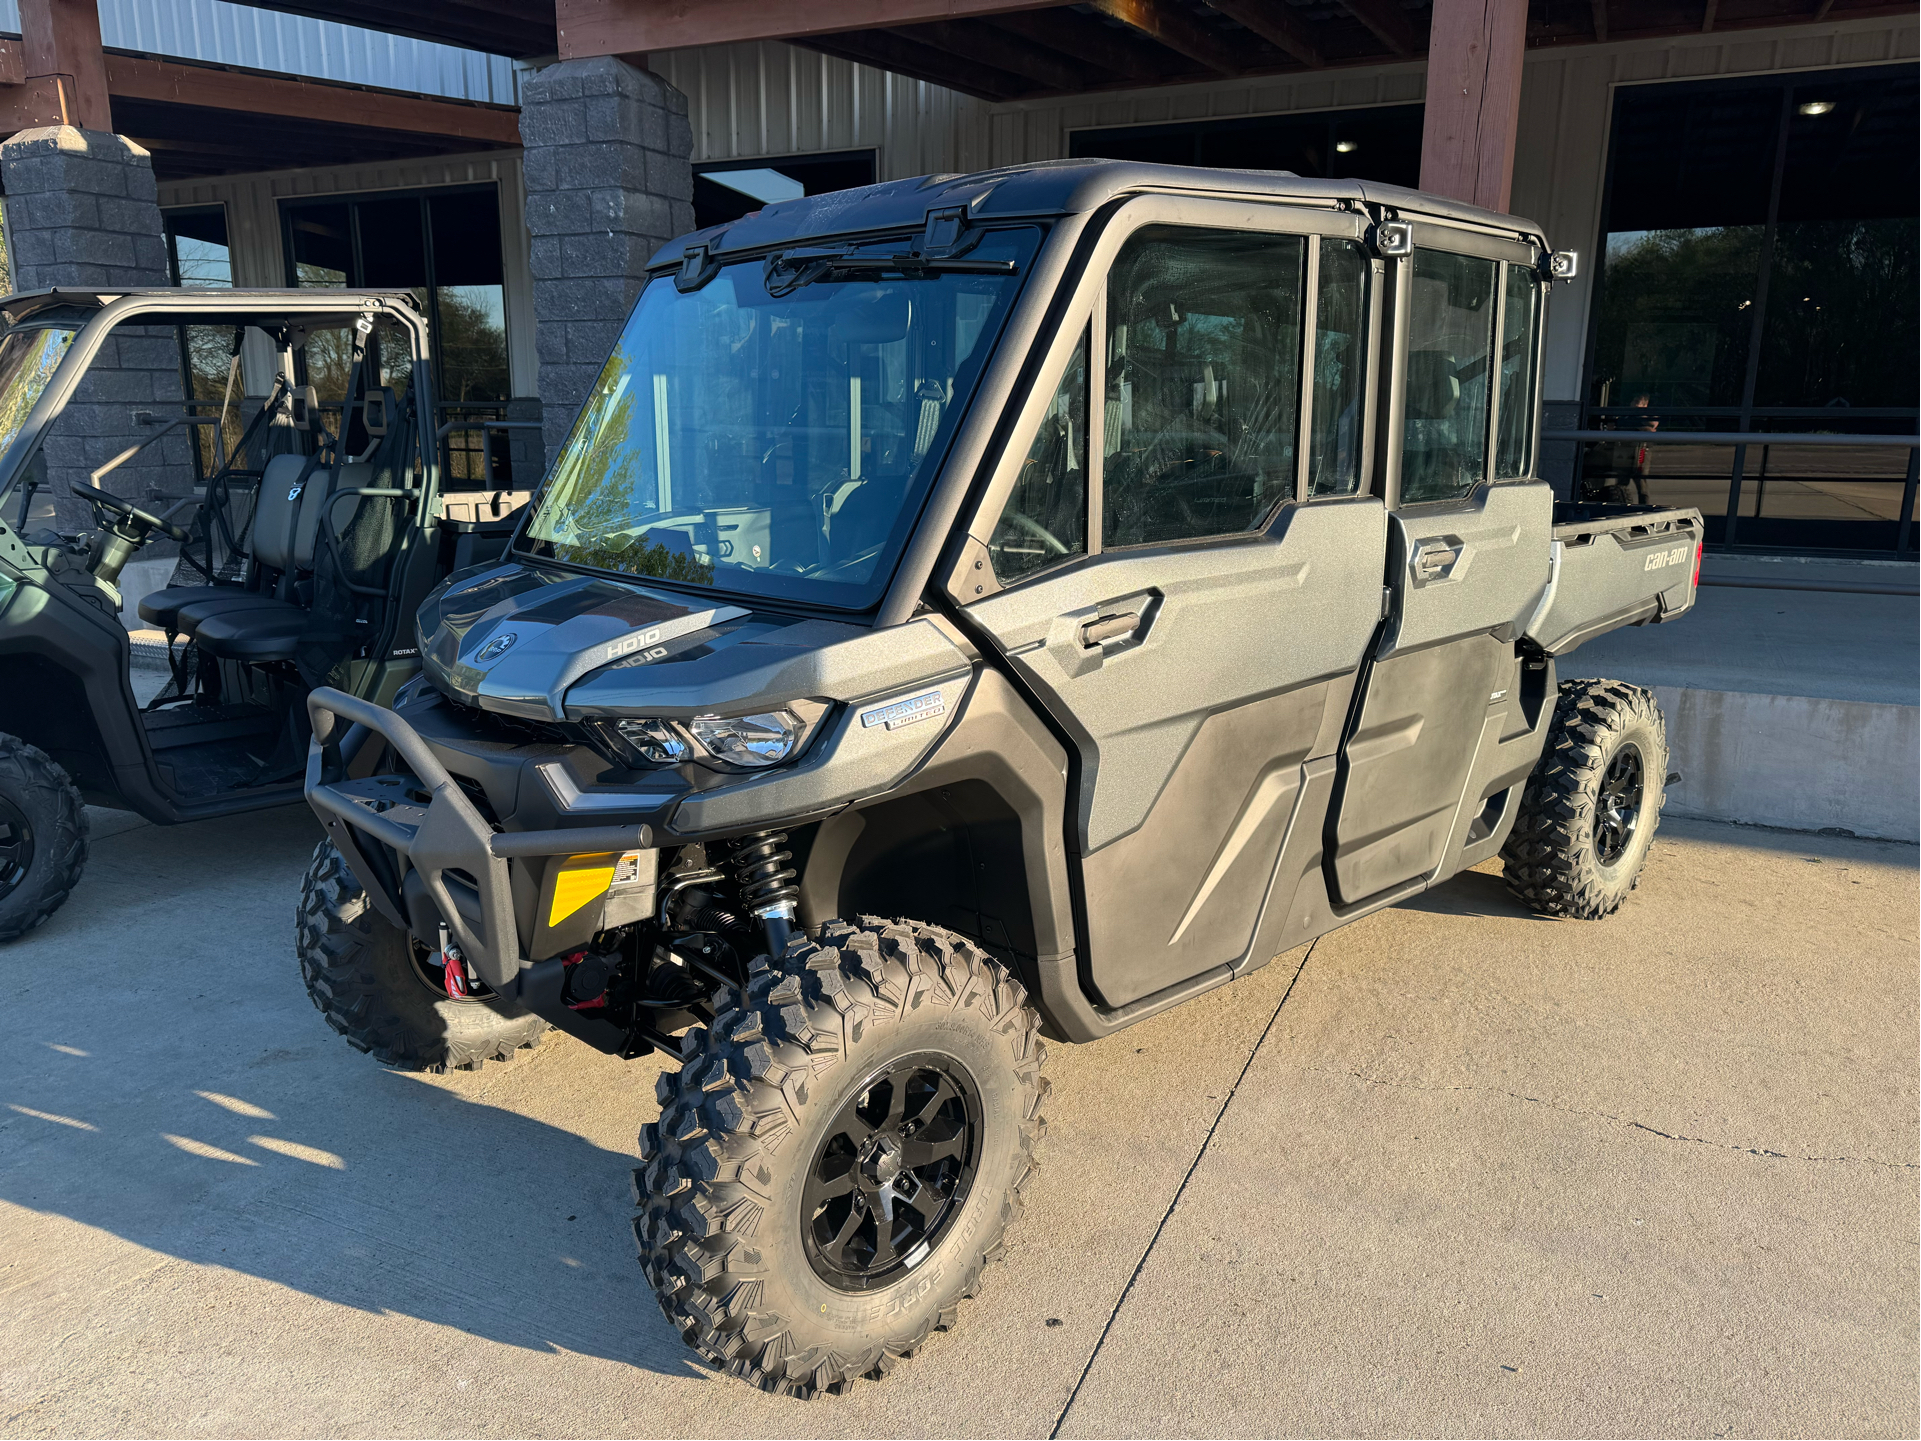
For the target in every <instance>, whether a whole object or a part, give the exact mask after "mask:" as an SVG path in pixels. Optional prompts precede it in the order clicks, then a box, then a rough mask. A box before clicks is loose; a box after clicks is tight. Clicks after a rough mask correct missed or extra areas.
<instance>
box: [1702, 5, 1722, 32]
mask: <svg viewBox="0 0 1921 1441" xmlns="http://www.w3.org/2000/svg"><path fill="white" fill-rule="evenodd" d="M1720 5H1721V0H1708V3H1707V6H1706V8H1705V9H1703V10H1702V12H1701V33H1702V34H1703V35H1706V34H1708V33H1709V32H1710V31H1712V30H1713V29H1714V12H1715V11H1716V10H1718V9H1719V8H1720Z"/></svg>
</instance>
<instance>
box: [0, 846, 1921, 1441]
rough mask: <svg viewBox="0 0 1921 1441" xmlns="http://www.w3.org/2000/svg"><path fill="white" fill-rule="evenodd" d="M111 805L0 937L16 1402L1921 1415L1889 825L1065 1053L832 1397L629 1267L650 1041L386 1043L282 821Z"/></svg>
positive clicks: (225, 1431)
mask: <svg viewBox="0 0 1921 1441" xmlns="http://www.w3.org/2000/svg"><path fill="white" fill-rule="evenodd" d="M96 834H97V836H98V843H97V846H96V853H95V859H94V863H93V869H92V871H91V873H90V874H89V876H88V878H87V880H86V881H85V883H84V884H83V885H82V887H81V888H80V890H79V891H78V892H77V893H76V894H75V896H74V898H73V900H72V902H71V903H70V904H69V905H68V906H67V907H66V908H65V909H64V910H63V911H62V912H60V913H59V914H58V915H57V916H56V917H55V918H54V919H53V920H52V921H51V922H49V923H48V924H47V925H46V926H45V927H44V928H42V929H41V930H40V931H39V932H37V933H35V934H34V935H32V936H31V937H29V938H27V939H26V940H24V941H22V942H19V943H16V944H14V945H13V946H11V947H8V948H6V949H5V950H4V951H0V1006H4V1014H5V1015H6V1017H7V1020H8V1026H7V1035H8V1044H7V1045H6V1046H5V1047H4V1048H0V1434H4V1435H7V1436H38V1435H66V1436H71V1435H217V1436H250V1435H288V1436H308V1435H338V1434H353V1435H367V1436H387V1435H453V1434H459V1435H479V1436H491V1435H496V1434H504V1435H529V1436H547V1435H559V1436H569V1435H577V1436H580V1435H584V1436H600V1435H608V1436H615V1435H749V1436H751V1435H783V1436H794V1435H816V1434H818V1435H870V1436H871V1435H892V1436H917V1435H1046V1434H1048V1433H1050V1432H1053V1431H1058V1434H1061V1435H1069V1436H1073V1435H1167V1434H1182V1435H1188V1434H1192V1435H1249V1436H1273V1435H1316V1434H1322V1435H1375V1434H1389V1435H1405V1434H1415V1435H1423V1434H1431V1435H1526V1434H1557V1435H1595V1436H1640V1435H1702V1436H1705V1435H1725V1434H1729V1433H1744V1434H1755V1435H1810V1434H1812V1435H1862V1436H1881V1435H1889V1436H1896V1435H1913V1434H1915V1430H1916V1411H1915V1403H1916V1397H1915V1374H1916V1345H1917V1338H1916V1308H1915V1298H1916V1248H1915V1236H1916V1232H1917V1206H1916V1179H1917V1168H1916V1161H1917V1144H1916V1142H1917V1138H1916V1106H1917V1097H1916V1065H1917V1055H1916V1024H1917V1014H1916V1008H1917V996H1916V966H1915V954H1916V925H1915V922H1916V876H1915V861H1916V853H1915V850H1914V848H1913V847H1911V846H1899V845H1885V844H1873V843H1868V842H1859V841H1850V840H1845V839H1837V838H1828V837H1820V836H1800V835H1784V834H1779V833H1770V832H1763V831H1755V830H1751V829H1737V828H1732V827H1721V826H1711V825H1703V824H1698V823H1695V824H1689V823H1682V824H1672V825H1670V826H1669V827H1667V828H1666V829H1665V830H1664V832H1663V838H1662V841H1661V843H1660V844H1659V845H1658V846H1657V847H1656V850H1655V852H1654V855H1653V859H1652V862H1651V864H1650V867H1649V870H1648V872H1647V875H1646V878H1645V880H1644V881H1643V884H1642V886H1641V890H1640V892H1639V893H1638V895H1637V896H1636V897H1635V898H1634V899H1633V901H1632V903H1631V904H1630V905H1629V907H1628V908H1627V909H1626V910H1624V911H1623V912H1622V913H1621V914H1620V915H1619V916H1617V917H1615V918H1614V919H1613V920H1611V921H1608V922H1604V923H1600V924H1581V923H1573V922H1568V923H1557V922H1550V921H1544V920H1539V919H1535V918H1533V917H1531V916H1529V915H1527V914H1525V913H1523V912H1521V911H1519V910H1518V909H1517V908H1516V907H1515V906H1514V905H1513V904H1512V903H1510V902H1509V900H1508V899H1507V898H1506V895H1505V892H1504V891H1503V890H1502V888H1501V886H1500V884H1499V882H1498V881H1497V880H1496V879H1495V878H1493V877H1492V876H1491V875H1488V874H1481V873H1473V874H1469V875H1465V876H1462V877H1459V878H1457V879H1456V880H1455V881H1453V882H1451V883H1450V884H1448V885H1447V886H1446V887H1444V888H1443V889H1441V890H1439V891H1437V892H1435V893H1434V894H1432V895H1430V896H1428V897H1425V898H1423V899H1421V900H1419V901H1418V902H1416V903H1414V904H1411V905H1408V906H1405V907H1403V908H1401V909H1398V910H1394V911H1389V912H1385V913H1383V914H1380V915H1378V916H1375V917H1372V918H1370V919H1368V920H1366V921H1363V922H1360V923H1358V924H1356V925H1354V926H1351V927H1349V928H1347V929H1345V930H1343V931H1340V932H1337V933H1335V934H1334V935H1331V936H1329V937H1326V938H1324V939H1323V940H1322V941H1320V942H1319V943H1318V944H1317V945H1315V946H1314V947H1312V948H1311V949H1310V950H1307V951H1305V952H1295V953H1292V954H1290V955H1287V956H1284V957H1282V958H1280V959H1279V960H1277V961H1276V962H1275V963H1274V964H1272V965H1270V966H1268V967H1267V968H1266V969H1264V970H1262V971H1260V972H1258V973H1256V974H1255V975H1254V976H1252V977H1251V978H1249V979H1248V980H1246V981H1243V982H1241V983H1240V984H1238V985H1235V986H1233V987H1230V988H1228V989H1226V990H1224V991H1217V992H1215V993H1213V994H1211V995H1209V996H1207V997H1204V998H1202V999H1201V1000H1199V1001H1197V1002H1195V1003H1193V1004H1191V1005H1189V1006H1187V1007H1185V1008H1183V1009H1181V1010H1179V1011H1176V1012H1174V1013H1172V1014H1169V1015H1166V1016H1163V1017H1160V1018H1158V1019H1156V1020H1154V1021H1151V1022H1149V1023H1147V1024H1145V1025H1142V1026H1139V1027H1137V1028H1135V1029H1133V1030H1130V1031H1127V1032H1125V1033H1123V1034H1121V1035H1119V1036H1116V1037H1113V1038H1111V1039H1109V1040H1107V1041H1105V1042H1102V1043H1100V1044H1097V1045H1093V1046H1087V1047H1079V1048H1073V1047H1055V1048H1054V1049H1053V1053H1052V1057H1051V1060H1050V1062H1049V1067H1048V1071H1049V1074H1050V1075H1051V1076H1052V1078H1053V1082H1054V1088H1055V1090H1054V1100H1053V1103H1052V1105H1051V1109H1050V1116H1051V1121H1052V1129H1051V1132H1050V1136H1049V1140H1048V1142H1047V1144H1046V1146H1045V1149H1044V1152H1043V1169H1042V1171H1041V1172H1040V1174H1039V1175H1038V1177H1037V1178H1036V1180H1035V1182H1034V1184H1033V1186H1032V1188H1031V1191H1030V1204H1029V1206H1028V1209H1027V1214H1026V1216H1025V1218H1024V1220H1023V1221H1022V1223H1021V1224H1020V1225H1019V1226H1018V1227H1017V1229H1016V1231H1015V1232H1014V1234H1013V1236H1012V1239H1011V1244H1010V1247H1009V1252H1008V1257H1007V1260H1006V1262H1005V1263H1004V1264H1003V1265H1001V1266H999V1267H997V1268H996V1269H995V1270H994V1271H993V1272H992V1273H990V1281H989V1285H988V1287H987V1289H986V1291H985V1292H984V1294H983V1295H982V1296H981V1298H980V1299H978V1300H976V1301H974V1302H973V1303H971V1304H969V1305H967V1306H966V1307H964V1308H963V1312H962V1324H961V1327H960V1329H959V1330H958V1331H956V1332H955V1333H953V1334H951V1335H947V1336H942V1337H937V1338H936V1339H935V1341H934V1342H933V1344H931V1345H930V1346H929V1347H928V1348H927V1350H926V1351H924V1352H923V1353H922V1355H921V1356H920V1357H919V1358H917V1359H916V1360H914V1361H913V1362H911V1363H909V1364H907V1365H906V1366H904V1367H903V1368H902V1369H901V1370H900V1371H899V1372H897V1373H896V1375H895V1377H894V1378H893V1379H891V1380H889V1381H888V1382H886V1383H884V1384H878V1385H876V1384H866V1383H863V1384H860V1385H858V1386H857V1387H856V1388H855V1390H854V1391H853V1393H852V1394H851V1395H849V1396H847V1397H844V1398H840V1399H828V1400H824V1401H820V1402H815V1403H811V1404H808V1403H799V1402H789V1401H777V1400H773V1399H771V1398H768V1397H765V1396H763V1395H761V1394H759V1393H758V1392H754V1391H750V1390H748V1389H746V1388H745V1387H743V1386H741V1385H740V1384H738V1383H736V1382H733V1381H730V1380H726V1379H724V1378H715V1377H713V1376H711V1375H709V1374H707V1373H706V1372H704V1371H703V1370H702V1368H701V1367H699V1366H698V1365H696V1364H695V1362H694V1361H693V1359H692V1357H691V1355H690V1353H688V1352H687V1351H686V1350H684V1349H683V1348H682V1347H681V1345H680V1343H679V1342H678V1340H677V1339H676V1337H675V1336H674V1335H673V1334H672V1332H671V1331H669V1329H668V1327H667V1326H666V1324H665V1323H664V1322H663V1320H662V1319H661V1317H660V1315H659V1312H658V1311H657V1310H656V1309H655V1306H654V1303H653V1300H652V1297H651V1296H650V1295H649V1294H648V1292H647V1290H646V1288H645V1286H644V1284H643V1282H642V1279H641V1276H640V1273H639V1269H638V1267H637V1266H636V1265H635V1264H634V1261H633V1257H632V1249H631V1243H630V1240H629V1237H628V1234H627V1219H628V1214H629V1211H628V1206H627V1199H626V1186H627V1181H626V1172H627V1169H628V1167H629V1165H630V1164H631V1148H632V1145H633V1138H634V1133H635V1131H636V1130H637V1129H638V1127H639V1126H640V1124H641V1123H642V1122H643V1121H645V1120H648V1119H650V1118H651V1117H652V1115H653V1113H654V1105H653V1099H652V1096H653V1080H654V1075H655V1072H656V1069H657V1067H656V1065H655V1064H654V1063H652V1062H651V1061H640V1062H633V1063H625V1064H623V1063H621V1062H618V1061H614V1060H612V1059H610V1058H607V1057H604V1056H600V1055H598V1054H595V1053H592V1052H590V1051H588V1050H587V1049H586V1048H584V1047H582V1046H580V1045H578V1044H577V1043H575V1042H573V1041H571V1040H568V1039H565V1038H551V1037H550V1038H549V1039H548V1040H547V1041H546V1042H544V1043H543V1044H542V1045H541V1046H540V1047H539V1048H538V1049H537V1050H535V1051H533V1052H531V1053H528V1054H526V1055H525V1056H524V1057H523V1058H521V1059H519V1060H517V1061H516V1062H514V1063H512V1064H510V1065H506V1066H502V1067H489V1068H488V1069H487V1070H485V1071H484V1072H481V1073H478V1074H462V1075H455V1076H450V1077H444V1078H423V1077H414V1076H405V1075H398V1074H393V1073H389V1072H386V1071H383V1070H381V1069H380V1068H379V1067H378V1066H376V1065H374V1064H372V1063H371V1062H369V1061H368V1060H366V1059H365V1058H364V1057H362V1056H359V1055H357V1054H355V1053H353V1052H352V1051H351V1050H349V1049H348V1047H347V1046H346V1045H345V1043H344V1042H342V1041H340V1040H339V1039H338V1038H337V1037H335V1036H334V1035H333V1033H332V1032H330V1031H329V1030H327V1028H326V1027H325V1026H324V1025H323V1024H322V1022H321V1020H320V1017H319V1016H318V1014H317V1013H316V1012H315V1011H314V1010H313V1009H312V1008H311V1006H310V1005H309V1004H308V1002H307V999H306V997H305V995H304V993H303V992H302V989H301V985H300V981H299V978H298V976H297V974H296V971H295V968H294V965H293V963H292V959H291V956H290V953H289V952H290V942H291V931H292V914H293V901H294V895H295V891H296V888H297V886H298V880H299V875H300V872H301V870H302V868H303V865H304V863H305V859H306V856H307V854H308V852H309V850H310V849H311V846H312V843H313V841H314V839H315V834H316V827H315V826H314V824H313V822H312V820H311V819H310V818H309V817H308V816H307V814H306V813H305V812H304V811H303V810H299V809H291V810H285V811H279V812H274V813H269V814H266V815H259V816H254V817H251V818H246V819H242V820H238V821H231V822H226V823H218V824H208V825H203V826H198V827H188V828H182V829H177V830H157V829H155V828H153V827H150V826H146V825H143V824H139V823H132V824H128V823H127V822H126V821H125V819H121V820H119V821H118V822H117V824H116V825H111V826H110V825H103V826H101V827H100V828H99V830H98V831H97V833H96Z"/></svg>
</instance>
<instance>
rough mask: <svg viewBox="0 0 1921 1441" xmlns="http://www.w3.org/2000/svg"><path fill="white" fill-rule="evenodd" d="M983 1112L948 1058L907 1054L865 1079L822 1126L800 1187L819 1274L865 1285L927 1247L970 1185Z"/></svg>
mask: <svg viewBox="0 0 1921 1441" xmlns="http://www.w3.org/2000/svg"><path fill="white" fill-rule="evenodd" d="M980 1117H981V1104H980V1094H979V1090H978V1088H977V1087H976V1085H975V1084H974V1079H973V1077H972V1076H970V1075H969V1074H968V1073H967V1070H966V1068H965V1067H964V1066H962V1065H961V1064H960V1063H959V1062H958V1061H956V1060H954V1059H953V1058H952V1057H949V1056H942V1055H938V1054H935V1053H932V1052H926V1053H922V1054H919V1055H913V1056H906V1057H903V1058H901V1059H900V1060H898V1061H894V1062H892V1063H890V1064H889V1065H888V1066H886V1067H885V1068H884V1069H882V1070H880V1071H878V1072H877V1073H875V1074H874V1075H873V1076H871V1077H869V1078H868V1080H867V1082H866V1084H865V1085H864V1086H862V1087H861V1088H860V1089H859V1090H857V1091H856V1092H855V1093H854V1094H853V1095H852V1096H851V1097H850V1098H849V1099H848V1101H847V1103H846V1104H845V1105H844V1106H842V1107H841V1110H840V1113H839V1114H838V1115H837V1116H835V1117H834V1120H833V1122H832V1124H831V1125H829V1126H828V1128H827V1135H826V1138H825V1139H824V1140H823V1141H822V1143H821V1145H820V1148H819V1150H818V1152H817V1153H816V1154H815V1157H814V1162H813V1165H812V1166H810V1167H809V1168H808V1173H807V1182H806V1185H805V1187H804V1188H803V1190H802V1192H801V1236H802V1244H803V1246H804V1249H805V1251H806V1254H807V1259H808V1261H809V1262H810V1263H811V1264H812V1266H813V1268H814V1272H815V1274H816V1275H818V1276H819V1277H820V1278H821V1279H822V1280H823V1281H825V1282H827V1284H828V1285H830V1286H832V1287H834V1288H835V1289H836V1290H840V1291H866V1290H871V1289H874V1288H876V1287H879V1286H884V1285H887V1284H888V1283H889V1282H891V1281H893V1280H895V1279H897V1278H898V1277H899V1276H900V1275H901V1273H903V1272H905V1271H908V1270H911V1269H912V1268H913V1267H915V1266H917V1265H919V1264H920V1263H921V1262H922V1261H923V1260H925V1259H926V1258H927V1257H928V1256H929V1255H931V1254H933V1251H934V1248H935V1247H936V1246H938V1245H939V1244H940V1241H941V1238H942V1236H943V1234H944V1233H945V1231H946V1228H947V1227H948V1225H949V1224H950V1223H951V1222H952V1221H953V1219H954V1218H955V1217H956V1216H958V1215H959V1214H960V1212H961V1209H962V1207H963V1205H964V1204H965V1202H966V1200H967V1193H968V1190H969V1188H970V1187H971V1186H972V1185H973V1182H974V1173H975V1170H976V1167H977V1166H978V1164H979V1149H980V1147H979V1131H980Z"/></svg>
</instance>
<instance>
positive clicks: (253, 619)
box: [194, 603, 312, 661]
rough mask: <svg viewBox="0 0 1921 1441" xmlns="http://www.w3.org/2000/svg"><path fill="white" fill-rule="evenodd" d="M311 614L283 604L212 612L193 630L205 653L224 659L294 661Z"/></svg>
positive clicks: (300, 607)
mask: <svg viewBox="0 0 1921 1441" xmlns="http://www.w3.org/2000/svg"><path fill="white" fill-rule="evenodd" d="M311 619H312V613H311V612H310V611H308V610H307V609H306V608H305V607H304V606H298V605H292V604H287V603H282V604H280V605H278V606H275V607H273V608H271V609H265V610H236V611H228V612H226V613H224V614H221V615H211V616H208V617H207V618H206V619H205V620H203V621H201V622H200V624H199V627H198V628H197V630H196V631H195V633H194V639H195V640H196V641H198V642H199V644H200V649H201V651H202V652H203V653H205V654H207V655H211V656H217V657H219V658H220V659H222V660H239V661H269V660H292V659H293V654H294V651H295V649H296V648H297V647H298V646H299V645H300V641H301V637H302V636H304V635H305V634H306V632H307V625H308V622H309V621H310V620H311Z"/></svg>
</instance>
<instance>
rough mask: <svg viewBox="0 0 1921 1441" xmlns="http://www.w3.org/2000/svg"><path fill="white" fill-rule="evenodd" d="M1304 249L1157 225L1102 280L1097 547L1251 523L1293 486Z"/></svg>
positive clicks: (1292, 240) (1281, 238) (1283, 241)
mask: <svg viewBox="0 0 1921 1441" xmlns="http://www.w3.org/2000/svg"><path fill="white" fill-rule="evenodd" d="M1306 256H1307V246H1306V242H1305V241H1304V240H1303V239H1302V238H1301V237H1300V236H1295V235H1263V234H1251V233H1243V232H1239V231H1209V230H1191V229H1184V228H1182V227H1179V226H1171V225H1157V226H1149V227H1146V228H1144V229H1143V230H1141V231H1140V233H1138V234H1137V235H1135V236H1134V237H1133V238H1132V239H1131V240H1129V241H1128V242H1127V244H1126V245H1125V246H1124V247H1122V249H1121V252H1120V254H1119V255H1118V256H1117V257H1116V258H1115V261H1114V268H1113V270H1112V272H1111V273H1110V275H1109V278H1108V291H1107V385H1106V391H1107V393H1106V396H1105V397H1104V402H1105V405H1106V410H1105V413H1104V422H1105V431H1106V440H1105V443H1104V445H1103V449H1104V451H1105V452H1106V454H1105V456H1104V457H1103V462H1102V495H1101V505H1102V524H1101V543H1102V545H1103V546H1123V545H1145V544H1150V543H1154V542H1160V541H1170V540H1190V539H1194V538H1196V537H1199V536H1209V535H1231V534H1234V533H1236V532H1240V531H1246V530H1251V529H1253V528H1254V527H1255V526H1257V525H1259V524H1260V523H1261V521H1262V520H1263V519H1265V518H1266V516H1267V515H1268V513H1269V512H1270V511H1272V510H1273V509H1274V507H1275V506H1276V505H1278V504H1280V502H1282V501H1283V500H1288V499H1291V498H1292V497H1293V495H1294V489H1295V470H1296V452H1295V436H1296V432H1297V430H1298V428H1299V420H1300V379H1301V377H1300V369H1301V320H1302V301H1303V295H1304V289H1305V268H1306Z"/></svg>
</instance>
